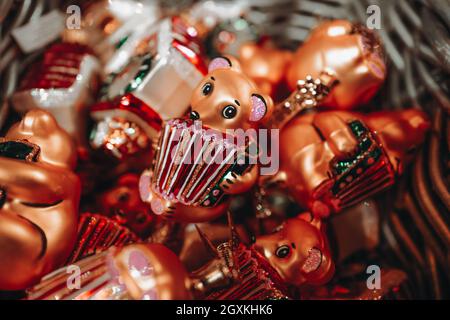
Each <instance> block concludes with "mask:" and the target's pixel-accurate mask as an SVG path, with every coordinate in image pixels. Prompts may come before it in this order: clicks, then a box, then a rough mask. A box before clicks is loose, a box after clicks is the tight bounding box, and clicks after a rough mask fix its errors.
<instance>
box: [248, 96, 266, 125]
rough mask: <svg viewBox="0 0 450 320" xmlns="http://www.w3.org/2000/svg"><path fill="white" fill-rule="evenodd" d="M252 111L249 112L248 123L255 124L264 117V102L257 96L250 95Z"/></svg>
mask: <svg viewBox="0 0 450 320" xmlns="http://www.w3.org/2000/svg"><path fill="white" fill-rule="evenodd" d="M251 99H252V110H251V112H250V121H254V122H257V121H259V120H261V119H262V118H264V116H265V115H266V111H267V107H266V104H265V102H264V100H263V99H262V98H261V97H259V96H257V95H252V98H251Z"/></svg>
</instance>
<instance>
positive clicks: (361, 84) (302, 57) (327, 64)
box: [287, 20, 386, 110]
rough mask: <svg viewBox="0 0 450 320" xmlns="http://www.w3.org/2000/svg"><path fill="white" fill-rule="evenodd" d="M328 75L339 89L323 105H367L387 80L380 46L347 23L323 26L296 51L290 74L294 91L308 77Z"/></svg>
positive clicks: (368, 34)
mask: <svg viewBox="0 0 450 320" xmlns="http://www.w3.org/2000/svg"><path fill="white" fill-rule="evenodd" d="M322 71H328V72H330V73H332V74H334V76H335V77H336V79H337V80H338V81H339V85H338V86H336V88H334V89H333V91H332V92H331V94H330V95H329V97H328V98H327V99H326V100H325V101H324V103H323V105H324V106H328V107H333V108H337V109H341V110H348V109H354V108H356V107H357V106H359V105H362V104H365V103H367V102H368V101H369V100H370V99H371V98H372V97H373V95H374V94H375V92H376V91H377V90H378V88H379V87H380V85H381V84H382V83H383V81H384V79H385V77H386V67H385V64H384V55H383V53H382V49H381V44H380V42H379V40H378V38H377V37H376V36H375V34H374V33H373V32H372V31H371V30H368V29H365V28H364V27H361V26H355V25H353V24H352V23H350V22H349V21H346V20H334V21H329V22H324V23H322V24H320V25H319V26H318V27H317V28H316V29H314V30H313V31H312V32H311V34H310V36H309V38H308V39H307V40H306V41H305V42H304V43H303V44H302V45H300V47H299V48H298V49H297V51H296V53H295V54H294V57H293V60H292V64H291V65H290V67H289V70H288V73H287V81H288V84H289V87H290V88H291V90H294V89H295V88H296V83H297V80H300V79H304V78H305V77H306V76H307V75H311V76H312V77H313V78H317V77H319V75H320V73H321V72H322Z"/></svg>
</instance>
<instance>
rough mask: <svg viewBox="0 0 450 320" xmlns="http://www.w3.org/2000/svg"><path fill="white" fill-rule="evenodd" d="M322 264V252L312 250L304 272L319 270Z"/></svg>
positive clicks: (303, 268) (304, 265)
mask: <svg viewBox="0 0 450 320" xmlns="http://www.w3.org/2000/svg"><path fill="white" fill-rule="evenodd" d="M321 264H322V251H320V250H319V249H317V248H311V249H310V250H309V252H308V258H306V260H305V263H304V264H303V266H302V271H303V272H306V273H310V272H313V271H316V270H317V269H319V267H320V265H321Z"/></svg>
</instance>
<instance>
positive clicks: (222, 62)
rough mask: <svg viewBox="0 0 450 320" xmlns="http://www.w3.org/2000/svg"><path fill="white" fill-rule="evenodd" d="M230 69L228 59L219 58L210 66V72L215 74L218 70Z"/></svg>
mask: <svg viewBox="0 0 450 320" xmlns="http://www.w3.org/2000/svg"><path fill="white" fill-rule="evenodd" d="M230 67H231V66H230V62H229V61H228V60H227V59H225V58H222V57H219V58H215V59H213V60H212V61H211V63H210V64H209V66H208V72H209V73H210V72H213V71H214V70H216V69H229V68H230Z"/></svg>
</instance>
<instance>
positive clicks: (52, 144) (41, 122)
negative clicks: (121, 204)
mask: <svg viewBox="0 0 450 320" xmlns="http://www.w3.org/2000/svg"><path fill="white" fill-rule="evenodd" d="M75 150H76V148H75V145H74V143H73V141H72V139H71V138H70V136H69V135H68V134H67V133H66V132H65V131H63V130H62V129H61V128H60V127H59V126H58V124H57V123H56V121H55V119H54V118H53V116H52V115H50V114H49V113H47V112H45V111H42V110H32V111H29V112H28V113H27V114H26V115H25V117H24V118H23V120H22V121H21V122H19V123H18V124H16V125H15V126H13V127H12V128H11V129H10V130H9V131H8V133H7V134H6V137H5V138H0V261H1V263H0V290H21V289H24V288H26V287H27V286H29V285H31V284H33V283H35V282H36V281H38V280H39V278H40V277H41V276H42V275H44V274H46V273H48V272H50V271H52V270H53V269H55V268H56V267H59V266H61V265H62V264H63V263H65V262H66V259H67V258H68V256H69V254H70V252H71V250H72V247H73V245H74V243H75V239H76V231H77V219H78V204H79V199H80V188H81V186H80V182H79V179H78V177H77V176H76V175H75V174H74V173H73V169H74V167H75V162H76V151H75Z"/></svg>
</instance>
